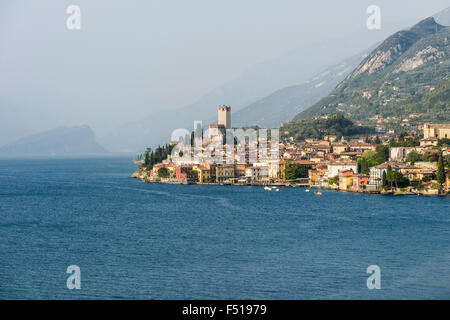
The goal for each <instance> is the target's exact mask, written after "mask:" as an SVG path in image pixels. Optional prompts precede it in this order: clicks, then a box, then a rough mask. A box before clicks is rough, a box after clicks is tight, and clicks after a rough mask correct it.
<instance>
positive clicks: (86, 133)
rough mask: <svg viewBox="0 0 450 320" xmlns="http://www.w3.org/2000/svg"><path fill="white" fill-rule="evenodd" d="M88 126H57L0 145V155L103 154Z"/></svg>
mask: <svg viewBox="0 0 450 320" xmlns="http://www.w3.org/2000/svg"><path fill="white" fill-rule="evenodd" d="M104 153H106V150H105V149H104V148H103V147H102V146H100V145H99V144H98V143H97V141H96V140H95V136H94V132H93V131H92V129H91V128H90V127H89V126H86V125H84V126H77V127H72V128H66V127H58V128H55V129H52V130H49V131H45V132H41V133H38V134H34V135H31V136H28V137H25V138H22V139H20V140H18V141H16V142H13V143H10V144H7V145H5V146H3V147H0V156H6V157H8V156H72V155H96V154H104Z"/></svg>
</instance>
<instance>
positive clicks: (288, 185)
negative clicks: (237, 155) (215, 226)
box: [130, 169, 450, 197]
mask: <svg viewBox="0 0 450 320" xmlns="http://www.w3.org/2000/svg"><path fill="white" fill-rule="evenodd" d="M130 178H133V179H139V180H141V181H142V182H144V183H155V184H168V185H200V186H239V187H277V188H304V189H314V190H329V191H336V192H342V193H356V194H378V195H383V196H439V197H448V196H450V194H449V193H448V192H447V193H446V192H439V191H438V190H432V191H433V192H429V191H425V190H424V191H422V192H413V191H411V190H408V191H401V190H399V189H398V190H390V191H383V190H378V191H363V190H361V191H355V190H342V189H338V188H324V187H320V186H311V185H305V184H299V183H294V182H277V183H258V182H248V183H217V182H211V183H198V182H195V183H194V182H187V181H175V180H172V181H170V180H166V181H163V180H159V181H157V180H152V179H150V178H149V177H148V176H147V175H146V174H145V173H142V172H139V169H138V170H136V171H135V172H134V173H133V174H132V175H131V176H130Z"/></svg>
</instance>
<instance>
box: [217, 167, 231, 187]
mask: <svg viewBox="0 0 450 320" xmlns="http://www.w3.org/2000/svg"><path fill="white" fill-rule="evenodd" d="M234 177H235V174H234V165H232V164H222V165H218V166H216V182H218V183H223V182H225V181H227V180H231V179H234Z"/></svg>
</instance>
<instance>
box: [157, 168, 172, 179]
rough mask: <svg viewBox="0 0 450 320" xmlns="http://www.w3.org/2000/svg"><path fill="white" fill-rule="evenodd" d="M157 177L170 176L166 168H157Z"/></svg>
mask: <svg viewBox="0 0 450 320" xmlns="http://www.w3.org/2000/svg"><path fill="white" fill-rule="evenodd" d="M158 177H160V178H168V177H170V171H169V170H168V169H167V168H164V167H163V168H159V170H158Z"/></svg>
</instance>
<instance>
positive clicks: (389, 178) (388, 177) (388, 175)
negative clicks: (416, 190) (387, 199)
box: [386, 165, 392, 188]
mask: <svg viewBox="0 0 450 320" xmlns="http://www.w3.org/2000/svg"><path fill="white" fill-rule="evenodd" d="M386 182H387V183H388V184H389V185H390V187H391V188H392V167H391V166H390V165H389V166H388V167H387V173H386Z"/></svg>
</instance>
